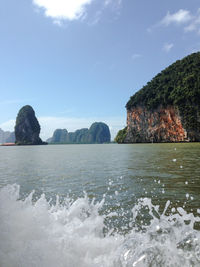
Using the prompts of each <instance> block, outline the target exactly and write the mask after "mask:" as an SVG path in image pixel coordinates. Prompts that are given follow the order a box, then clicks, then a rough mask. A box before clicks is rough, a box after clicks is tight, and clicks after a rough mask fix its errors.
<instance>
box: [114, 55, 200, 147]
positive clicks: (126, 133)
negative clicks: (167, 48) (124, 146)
mask: <svg viewBox="0 0 200 267" xmlns="http://www.w3.org/2000/svg"><path fill="white" fill-rule="evenodd" d="M126 108H127V127H125V128H124V129H123V130H120V131H119V132H118V134H117V136H116V138H115V141H116V142H118V143H148V142H195V141H200V52H198V53H193V54H191V55H189V56H187V57H185V58H183V59H182V60H178V61H176V62H175V63H174V64H172V65H170V66H169V67H168V68H166V69H165V70H163V71H162V72H161V73H159V74H158V75H156V76H155V77H154V78H153V79H152V81H150V82H148V83H147V85H145V86H144V87H143V88H142V89H141V90H139V91H138V92H137V93H136V94H134V95H133V96H132V97H131V98H130V100H129V101H128V103H127V104H126Z"/></svg>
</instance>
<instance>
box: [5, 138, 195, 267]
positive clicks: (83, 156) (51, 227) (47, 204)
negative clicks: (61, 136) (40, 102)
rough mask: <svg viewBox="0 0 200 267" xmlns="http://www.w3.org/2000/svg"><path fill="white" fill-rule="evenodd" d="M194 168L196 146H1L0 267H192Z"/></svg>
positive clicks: (193, 258) (193, 246) (193, 256)
mask: <svg viewBox="0 0 200 267" xmlns="http://www.w3.org/2000/svg"><path fill="white" fill-rule="evenodd" d="M199 162H200V144H199V143H192V144H136V145H116V144H107V145H49V146H26V147H25V146H24V147H23V146H21V147H0V188H1V189H0V203H1V206H0V215H1V216H0V218H1V219H0V232H1V234H0V235H1V236H0V240H1V241H0V265H2V266H13V263H14V262H15V266H67V267H68V266H70V267H71V266H105V267H106V266H108V267H110V266H178V265H177V263H179V264H181V265H183V266H200V243H199V242H200V241H199V240H200V239H199V231H198V229H199V212H200V210H199V209H200V197H199V192H200V188H199V187H200V163H199ZM13 184H15V185H13ZM8 185H10V186H8ZM33 190H34V193H32V194H31V195H29V194H30V193H31V192H32V191H33ZM56 196H57V197H56ZM58 196H59V198H58ZM56 198H57V200H56ZM51 199H52V200H51ZM44 229H45V231H44ZM188 244H190V246H189V245H188ZM80 245H81V246H82V249H80ZM45 246H46V249H45V250H44V247H45ZM55 246H56V247H57V249H56V250H55V251H54V248H55ZM53 251H54V253H53ZM55 264H56V265H55ZM173 264H174V265H173Z"/></svg>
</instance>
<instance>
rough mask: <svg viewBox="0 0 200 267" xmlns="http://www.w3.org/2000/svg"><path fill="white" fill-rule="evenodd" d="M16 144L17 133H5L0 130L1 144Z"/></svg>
mask: <svg viewBox="0 0 200 267" xmlns="http://www.w3.org/2000/svg"><path fill="white" fill-rule="evenodd" d="M14 142H15V133H14V132H9V131H3V130H2V129H1V128H0V143H14Z"/></svg>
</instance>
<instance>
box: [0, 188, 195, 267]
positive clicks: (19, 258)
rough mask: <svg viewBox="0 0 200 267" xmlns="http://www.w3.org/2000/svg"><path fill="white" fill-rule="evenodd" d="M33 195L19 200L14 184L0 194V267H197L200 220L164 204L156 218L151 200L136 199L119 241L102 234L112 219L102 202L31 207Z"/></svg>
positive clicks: (47, 203) (110, 234)
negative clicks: (104, 212)
mask: <svg viewBox="0 0 200 267" xmlns="http://www.w3.org/2000/svg"><path fill="white" fill-rule="evenodd" d="M33 195H34V192H32V193H31V194H30V195H29V196H28V197H26V198H25V199H23V200H22V199H20V187H19V186H18V185H16V184H14V185H8V186H5V187H3V188H2V189H1V190H0V266H2V267H18V266H20V267H27V266H28V267H33V266H37V267H51V266H52V267H55V266H56V267H61V266H66V267H73V266H74V267H86V266H87V267H90V266H91V267H96V266H98V267H99V266H102V267H114V266H119V267H125V266H137V267H139V266H164V267H165V266H170V267H172V266H200V232H199V231H197V230H195V229H194V224H195V222H199V221H200V217H199V216H197V217H195V216H194V215H193V213H189V214H188V213H187V212H186V211H184V209H183V208H181V207H179V208H173V207H171V205H170V202H169V201H167V203H166V205H165V209H164V210H163V211H162V212H161V213H160V212H159V207H158V206H154V205H152V203H151V200H150V199H148V198H143V199H140V200H139V201H138V203H137V205H135V206H134V207H131V208H132V219H131V223H130V228H131V229H132V230H130V231H129V233H127V234H126V235H122V234H119V233H118V231H116V229H115V231H113V230H114V229H110V231H109V232H108V233H107V234H104V232H105V231H104V228H105V227H106V225H105V219H106V218H107V217H108V216H110V217H111V218H112V217H113V220H114V218H115V217H116V214H113V213H110V214H107V215H100V214H101V213H102V212H100V211H101V210H102V208H103V207H104V205H105V200H104V199H103V198H102V201H100V202H98V201H95V200H93V201H91V200H89V199H88V197H87V195H85V197H83V198H78V199H77V200H72V199H69V198H66V199H65V200H64V201H62V203H60V202H61V201H60V200H59V198H58V197H57V201H56V203H54V204H53V203H51V202H50V201H47V199H46V197H45V195H44V194H43V195H41V196H40V197H39V198H38V199H37V200H36V201H33ZM144 211H145V213H144ZM107 213H108V212H107ZM144 214H147V215H148V217H149V218H150V220H149V223H148V224H147V225H146V222H145V218H144V217H145V215H144ZM167 214H168V215H167ZM138 222H140V223H139V224H138ZM139 226H140V227H139Z"/></svg>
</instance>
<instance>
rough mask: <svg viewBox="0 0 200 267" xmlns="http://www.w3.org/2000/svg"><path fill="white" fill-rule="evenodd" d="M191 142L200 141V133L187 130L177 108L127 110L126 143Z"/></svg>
mask: <svg viewBox="0 0 200 267" xmlns="http://www.w3.org/2000/svg"><path fill="white" fill-rule="evenodd" d="M198 120H200V117H199V118H198ZM190 141H200V132H199V131H194V130H190V129H186V127H185V126H184V121H183V118H182V117H181V115H180V112H179V110H178V108H177V107H175V106H167V107H166V108H164V107H161V106H160V107H158V108H157V109H155V110H153V111H150V110H148V109H147V108H146V107H144V106H138V107H134V108H132V109H131V110H127V134H126V138H125V140H124V142H125V143H140V142H142V143H144V142H190Z"/></svg>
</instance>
